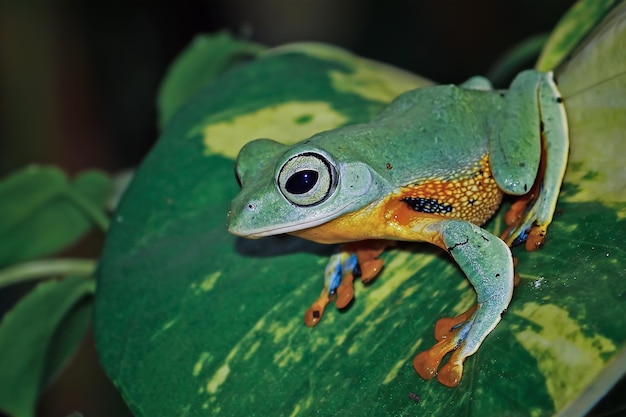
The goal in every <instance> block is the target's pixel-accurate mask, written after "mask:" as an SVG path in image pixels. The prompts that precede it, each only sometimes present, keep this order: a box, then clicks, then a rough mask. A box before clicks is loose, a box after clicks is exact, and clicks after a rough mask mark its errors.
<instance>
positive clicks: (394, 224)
mask: <svg viewBox="0 0 626 417" xmlns="http://www.w3.org/2000/svg"><path fill="white" fill-rule="evenodd" d="M463 174H464V175H463V176H462V177H460V178H456V179H452V180H438V179H435V180H428V181H424V182H421V183H418V184H412V185H409V186H406V187H403V188H401V189H400V190H399V191H398V192H396V193H394V194H391V195H389V196H387V197H385V198H383V199H382V200H378V201H375V202H373V203H371V204H370V205H368V206H366V207H364V208H362V209H360V210H357V211H354V212H352V213H347V214H345V215H343V216H341V217H338V218H336V219H333V220H330V221H328V222H326V223H324V224H322V225H319V226H316V227H312V228H309V229H304V230H300V231H296V232H292V233H291V234H293V235H294V236H299V237H302V238H304V239H308V240H312V241H315V242H318V243H345V242H354V241H359V240H365V239H390V240H405V241H424V242H431V243H434V244H436V245H437V246H440V247H442V248H443V249H445V245H443V243H442V242H441V237H440V236H439V235H438V230H437V227H429V226H432V225H434V224H435V223H439V222H440V221H441V220H443V219H445V218H450V219H461V220H467V221H471V222H472V223H476V224H482V223H484V222H486V221H487V220H488V219H489V218H490V217H491V216H492V215H493V213H495V211H496V210H497V208H498V207H499V205H500V202H501V201H502V192H501V191H500V189H499V188H498V186H497V184H496V182H495V180H494V179H493V178H492V176H491V169H490V168H489V159H488V157H487V156H484V157H483V158H482V159H481V160H480V162H479V163H478V164H476V165H475V166H474V167H473V168H472V169H471V170H469V171H468V172H466V173H463Z"/></svg>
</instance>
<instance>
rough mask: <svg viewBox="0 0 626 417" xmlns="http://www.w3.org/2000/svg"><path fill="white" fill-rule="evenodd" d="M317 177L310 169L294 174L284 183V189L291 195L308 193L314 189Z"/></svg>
mask: <svg viewBox="0 0 626 417" xmlns="http://www.w3.org/2000/svg"><path fill="white" fill-rule="evenodd" d="M318 177H319V174H318V173H317V172H316V171H313V170H310V169H307V170H304V171H300V172H296V173H295V174H293V175H292V176H291V177H289V179H288V180H287V182H286V183H285V189H286V190H287V191H288V192H290V193H291V194H304V193H308V192H309V191H311V189H312V188H313V187H315V184H316V183H317V178H318Z"/></svg>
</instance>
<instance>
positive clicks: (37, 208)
mask: <svg viewBox="0 0 626 417" xmlns="http://www.w3.org/2000/svg"><path fill="white" fill-rule="evenodd" d="M110 189H111V182H110V180H109V178H108V177H107V176H106V175H104V174H103V173H100V172H96V171H87V172H84V173H81V174H80V175H78V176H77V177H76V179H75V180H74V181H73V182H70V181H69V180H68V178H67V177H66V175H65V174H64V173H63V172H62V171H60V170H59V169H57V168H54V167H44V166H29V167H27V168H25V169H23V170H21V171H18V172H16V173H14V174H12V175H11V176H9V177H7V178H5V179H4V180H3V181H2V182H0V233H1V234H2V235H3V236H10V237H11V238H10V239H3V240H2V241H1V242H0V266H4V265H9V264H13V263H17V262H21V261H25V260H29V259H34V258H37V257H40V256H44V255H48V254H51V253H55V252H58V251H59V250H61V249H63V248H65V247H67V246H68V245H70V244H72V243H74V242H75V241H77V240H78V239H79V238H80V237H81V236H83V234H85V233H86V232H87V231H88V230H89V229H90V228H91V227H92V226H93V225H94V224H96V225H98V226H100V227H101V228H106V227H107V223H108V220H107V218H106V215H105V214H104V211H103V207H104V201H105V199H106V198H107V196H108V195H109V193H110Z"/></svg>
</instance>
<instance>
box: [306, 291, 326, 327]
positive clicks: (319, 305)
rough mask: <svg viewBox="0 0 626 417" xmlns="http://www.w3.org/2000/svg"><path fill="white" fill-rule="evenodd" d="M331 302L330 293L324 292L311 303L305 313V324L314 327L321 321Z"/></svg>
mask: <svg viewBox="0 0 626 417" xmlns="http://www.w3.org/2000/svg"><path fill="white" fill-rule="evenodd" d="M329 302H330V299H329V298H328V293H326V292H324V293H322V295H320V297H319V298H318V299H317V300H315V301H314V302H313V304H311V307H309V309H308V310H307V311H306V313H304V324H306V325H307V326H309V327H313V326H315V325H316V324H317V323H319V321H320V320H321V319H322V316H323V315H324V310H325V309H326V306H327V305H328V303H329Z"/></svg>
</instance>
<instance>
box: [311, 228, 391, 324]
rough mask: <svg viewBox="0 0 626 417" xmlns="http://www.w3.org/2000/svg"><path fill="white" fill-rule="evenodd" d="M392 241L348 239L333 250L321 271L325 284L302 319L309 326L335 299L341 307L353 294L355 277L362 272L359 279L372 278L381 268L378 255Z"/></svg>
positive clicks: (319, 318)
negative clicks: (336, 250) (337, 248)
mask: <svg viewBox="0 0 626 417" xmlns="http://www.w3.org/2000/svg"><path fill="white" fill-rule="evenodd" d="M392 244H393V242H390V241H385V240H366V241H361V242H353V243H347V244H344V245H342V246H341V247H340V249H339V251H338V252H337V253H335V254H333V255H332V256H331V257H330V259H329V261H328V264H327V265H326V271H325V273H324V288H323V289H322V293H321V294H320V296H319V297H318V298H317V300H315V301H314V302H313V304H312V305H311V307H309V309H308V310H307V311H306V313H305V315H304V323H305V324H306V325H307V326H309V327H311V326H315V325H316V324H317V323H319V321H320V320H321V319H322V316H323V315H324V310H325V309H326V306H327V305H328V304H330V302H331V301H333V300H334V301H335V305H336V306H337V308H344V307H346V306H347V305H348V304H350V302H351V301H352V299H353V298H354V288H353V283H354V277H355V275H360V276H361V281H362V282H363V283H367V282H370V281H372V280H373V279H374V278H375V277H376V276H377V275H378V273H380V271H381V270H382V268H383V260H382V259H378V256H380V254H381V253H382V252H383V251H384V250H385V248H386V247H387V246H390V245H392Z"/></svg>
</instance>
